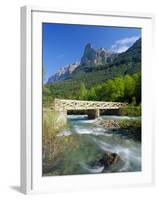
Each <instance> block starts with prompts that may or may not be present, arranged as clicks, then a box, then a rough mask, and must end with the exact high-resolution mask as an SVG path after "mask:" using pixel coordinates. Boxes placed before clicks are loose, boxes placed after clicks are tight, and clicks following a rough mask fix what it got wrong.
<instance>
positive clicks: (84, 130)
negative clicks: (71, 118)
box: [74, 125, 112, 136]
mask: <svg viewBox="0 0 159 200" xmlns="http://www.w3.org/2000/svg"><path fill="white" fill-rule="evenodd" d="M74 130H75V132H76V133H77V134H81V135H82V134H90V135H96V136H97V135H105V136H106V135H107V136H111V135H112V134H109V133H106V132H105V129H104V128H100V127H93V128H84V127H83V128H82V127H81V126H77V125H75V126H74Z"/></svg>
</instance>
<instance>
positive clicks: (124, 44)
mask: <svg viewBox="0 0 159 200" xmlns="http://www.w3.org/2000/svg"><path fill="white" fill-rule="evenodd" d="M138 39H139V36H132V37H127V38H123V39H120V40H117V41H115V43H114V44H113V45H112V46H111V50H112V51H113V52H116V53H122V52H124V51H126V50H127V49H128V48H129V47H130V46H131V45H132V44H133V43H134V42H136V40H138Z"/></svg>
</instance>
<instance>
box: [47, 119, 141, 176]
mask: <svg viewBox="0 0 159 200" xmlns="http://www.w3.org/2000/svg"><path fill="white" fill-rule="evenodd" d="M102 118H103V119H104V120H106V119H108V120H110V119H113V120H118V119H123V120H124V119H126V120H128V119H129V120H134V119H138V120H140V118H136V117H126V116H125V117H123V116H122V117H120V116H102ZM58 136H59V137H64V138H65V139H67V138H71V139H72V141H73V143H74V146H73V147H70V148H67V149H66V150H65V152H64V154H63V157H62V159H61V161H60V162H59V163H58V164H57V166H56V167H54V168H53V169H52V171H51V172H50V173H49V174H50V175H71V174H93V173H102V172H105V173H110V172H132V171H141V143H140V142H139V141H135V140H134V139H132V138H129V137H128V131H126V130H121V129H117V130H113V129H105V128H102V127H100V126H98V125H96V123H95V120H88V119H87V115H68V128H66V129H65V130H63V131H61V132H60V133H59V134H58ZM105 152H112V153H116V154H118V155H119V156H120V158H121V159H122V161H123V164H122V165H121V164H119V165H116V166H115V167H112V168H108V169H105V168H104V166H103V165H102V164H99V162H98V160H99V159H101V156H102V155H103V153H105Z"/></svg>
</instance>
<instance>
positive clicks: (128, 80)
mask: <svg viewBox="0 0 159 200" xmlns="http://www.w3.org/2000/svg"><path fill="white" fill-rule="evenodd" d="M124 84H125V91H124V93H125V94H124V98H125V100H127V101H129V102H131V100H132V97H133V96H134V95H135V80H134V79H133V77H131V76H130V75H126V76H125V77H124Z"/></svg>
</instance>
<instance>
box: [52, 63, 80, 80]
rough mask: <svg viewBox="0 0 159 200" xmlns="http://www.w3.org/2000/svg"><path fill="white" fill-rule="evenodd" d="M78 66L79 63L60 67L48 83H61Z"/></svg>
mask: <svg viewBox="0 0 159 200" xmlns="http://www.w3.org/2000/svg"><path fill="white" fill-rule="evenodd" d="M78 66H79V62H75V63H73V64H69V65H66V66H64V67H61V68H60V69H59V70H58V71H57V72H56V73H55V74H54V75H53V76H51V77H50V78H49V79H48V83H53V82H57V81H63V80H65V79H66V78H67V77H68V76H70V75H71V74H72V73H73V71H74V70H75V69H76V68H77V67H78Z"/></svg>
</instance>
